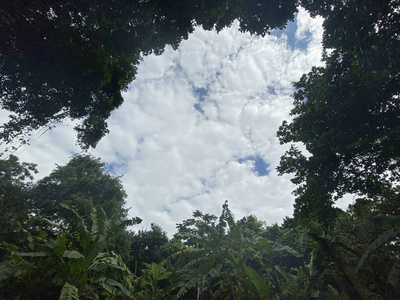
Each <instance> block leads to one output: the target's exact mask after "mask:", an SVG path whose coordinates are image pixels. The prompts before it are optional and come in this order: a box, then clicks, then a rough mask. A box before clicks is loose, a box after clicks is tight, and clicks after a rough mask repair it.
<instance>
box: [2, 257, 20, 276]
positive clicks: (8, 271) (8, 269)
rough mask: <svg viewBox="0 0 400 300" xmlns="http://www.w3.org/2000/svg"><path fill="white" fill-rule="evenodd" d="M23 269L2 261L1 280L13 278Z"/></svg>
mask: <svg viewBox="0 0 400 300" xmlns="http://www.w3.org/2000/svg"><path fill="white" fill-rule="evenodd" d="M22 268H23V267H22V266H19V265H14V264H11V263H10V262H9V261H7V260H6V261H2V262H1V263H0V280H2V279H6V278H9V277H11V276H13V275H14V274H15V273H16V272H17V271H19V270H21V269H22Z"/></svg>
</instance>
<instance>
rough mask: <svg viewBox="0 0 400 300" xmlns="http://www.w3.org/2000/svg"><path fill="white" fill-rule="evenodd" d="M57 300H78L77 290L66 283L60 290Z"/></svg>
mask: <svg viewBox="0 0 400 300" xmlns="http://www.w3.org/2000/svg"><path fill="white" fill-rule="evenodd" d="M59 300H79V296H78V288H77V287H76V286H73V285H70V284H69V283H68V282H66V283H65V284H64V286H63V288H62V290H61V294H60V298H59Z"/></svg>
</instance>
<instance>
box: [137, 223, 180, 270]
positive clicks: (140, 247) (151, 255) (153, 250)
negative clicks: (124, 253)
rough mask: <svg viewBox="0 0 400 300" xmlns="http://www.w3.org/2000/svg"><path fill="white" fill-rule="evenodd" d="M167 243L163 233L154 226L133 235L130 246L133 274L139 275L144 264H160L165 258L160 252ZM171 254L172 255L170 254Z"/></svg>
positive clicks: (159, 228) (158, 227)
mask: <svg viewBox="0 0 400 300" xmlns="http://www.w3.org/2000/svg"><path fill="white" fill-rule="evenodd" d="M167 243H168V237H167V234H166V232H165V231H163V230H162V229H161V227H160V226H158V225H156V224H154V223H153V224H151V229H150V230H139V231H138V232H137V233H135V234H133V236H132V241H131V244H130V254H131V256H132V262H133V264H134V265H133V266H130V267H131V269H132V270H135V274H139V273H140V270H141V269H142V268H143V267H144V266H145V264H151V263H157V264H158V263H160V262H161V261H162V260H163V259H164V258H165V257H168V255H166V256H162V255H161V253H160V251H161V249H162V247H163V246H165V245H166V244H167ZM171 254H172V253H171Z"/></svg>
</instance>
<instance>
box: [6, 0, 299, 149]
mask: <svg viewBox="0 0 400 300" xmlns="http://www.w3.org/2000/svg"><path fill="white" fill-rule="evenodd" d="M295 4H296V1H295V0H286V1H285V3H282V1H280V0H279V1H278V0H276V1H268V2H265V1H259V0H258V1H239V0H229V1H222V0H220V1H207V0H196V1H176V0H164V1H158V0H150V1H129V2H128V3H127V2H125V1H119V0H112V1H107V2H104V1H100V0H91V1H60V0H52V1H46V2H45V3H44V2H43V1H39V0H35V1H17V2H16V1H13V0H5V1H2V2H1V4H0V39H1V41H2V42H1V43H0V73H1V76H0V90H1V94H0V105H1V108H2V109H6V110H8V111H10V112H11V113H12V114H11V118H10V120H9V121H8V122H7V123H6V124H4V125H3V127H2V130H1V132H0V140H2V141H3V142H5V143H9V142H11V141H13V140H15V139H17V138H19V139H20V142H22V143H26V142H27V140H28V136H27V135H29V133H30V132H31V131H32V130H35V129H38V128H51V127H53V126H56V124H57V123H59V122H61V121H62V120H64V119H65V118H70V119H74V120H80V122H81V123H80V124H79V125H77V126H76V127H75V130H76V131H77V134H78V141H79V143H80V145H81V146H82V147H83V148H85V149H87V148H89V147H95V146H96V144H97V142H98V141H99V140H100V139H101V138H102V137H103V136H104V135H105V134H106V133H107V132H108V129H107V122H106V119H107V118H108V117H109V116H110V113H111V111H113V110H114V109H116V108H117V107H119V106H120V105H121V104H122V102H123V98H122V96H121V91H123V90H125V89H126V88H127V86H128V84H129V83H130V82H131V81H132V80H134V79H135V75H136V66H137V65H138V63H139V62H140V59H141V58H142V56H143V55H147V54H150V53H155V54H161V53H162V52H163V49H164V47H165V46H166V45H168V44H169V45H172V47H173V48H177V46H178V45H179V43H180V41H181V40H182V39H186V38H187V37H188V35H189V34H190V33H191V32H193V30H194V26H195V25H196V24H197V25H202V26H203V27H204V28H206V29H212V28H213V27H214V26H215V27H216V29H217V30H221V29H222V28H224V27H226V26H229V25H231V23H232V22H233V21H234V20H235V19H237V18H238V19H239V21H240V23H241V25H240V26H241V30H243V31H250V32H252V33H257V34H265V33H266V32H268V31H269V30H271V29H273V28H282V27H284V26H285V24H286V23H287V21H288V20H291V19H293V15H294V13H295V11H296V6H295Z"/></svg>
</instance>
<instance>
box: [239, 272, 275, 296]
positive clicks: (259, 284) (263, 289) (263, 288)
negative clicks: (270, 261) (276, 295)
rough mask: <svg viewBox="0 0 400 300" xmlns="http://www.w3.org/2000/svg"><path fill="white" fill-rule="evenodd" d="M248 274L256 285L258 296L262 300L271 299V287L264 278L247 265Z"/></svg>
mask: <svg viewBox="0 0 400 300" xmlns="http://www.w3.org/2000/svg"><path fill="white" fill-rule="evenodd" d="M245 270H246V274H247V276H249V278H250V280H251V282H252V283H253V284H254V286H255V287H256V290H257V293H258V296H259V297H260V299H261V300H271V296H270V295H271V287H270V286H269V285H268V284H267V283H266V282H265V281H264V279H263V278H262V277H261V276H260V275H259V274H258V273H257V272H256V271H255V270H254V269H253V268H252V267H249V266H245Z"/></svg>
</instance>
